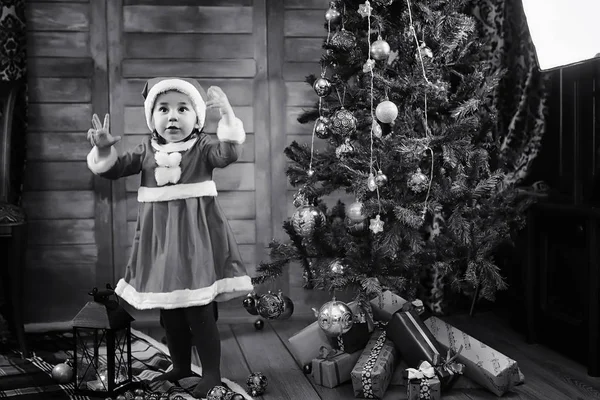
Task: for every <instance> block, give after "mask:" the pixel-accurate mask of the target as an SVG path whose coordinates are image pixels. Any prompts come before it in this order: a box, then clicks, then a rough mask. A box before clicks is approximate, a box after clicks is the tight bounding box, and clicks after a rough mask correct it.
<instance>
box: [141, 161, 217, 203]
mask: <svg viewBox="0 0 600 400" xmlns="http://www.w3.org/2000/svg"><path fill="white" fill-rule="evenodd" d="M157 169H158V168H157ZM165 169H173V168H165ZM216 195H217V185H216V184H215V181H204V182H197V183H179V184H177V185H169V186H161V187H147V186H140V188H139V189H138V201H139V202H140V203H153V202H157V201H170V200H180V199H189V198H192V197H203V196H216Z"/></svg>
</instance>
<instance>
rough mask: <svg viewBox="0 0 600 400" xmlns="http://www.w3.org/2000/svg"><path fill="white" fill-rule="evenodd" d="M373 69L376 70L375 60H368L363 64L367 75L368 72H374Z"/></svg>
mask: <svg viewBox="0 0 600 400" xmlns="http://www.w3.org/2000/svg"><path fill="white" fill-rule="evenodd" d="M373 68H375V60H373V59H368V60H367V61H365V63H364V64H363V68H362V70H363V72H364V73H365V74H366V73H368V72H371V71H373Z"/></svg>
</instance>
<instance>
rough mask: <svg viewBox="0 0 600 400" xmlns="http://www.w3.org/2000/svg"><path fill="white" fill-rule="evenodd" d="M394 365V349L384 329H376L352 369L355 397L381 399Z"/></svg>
mask: <svg viewBox="0 0 600 400" xmlns="http://www.w3.org/2000/svg"><path fill="white" fill-rule="evenodd" d="M395 366H396V349H395V348H394V344H393V343H392V342H391V341H390V340H389V339H388V338H387V335H386V333H385V331H382V330H376V331H375V332H373V334H372V335H371V339H369V342H368V343H367V346H366V347H365V349H364V350H363V352H362V353H361V355H360V357H359V359H358V361H357V363H356V365H355V366H354V368H353V369H352V372H351V377H352V387H353V389H354V396H355V397H363V398H366V399H381V398H383V395H384V394H385V391H386V390H387V388H388V385H389V384H390V380H391V379H392V374H393V373H394V367H395Z"/></svg>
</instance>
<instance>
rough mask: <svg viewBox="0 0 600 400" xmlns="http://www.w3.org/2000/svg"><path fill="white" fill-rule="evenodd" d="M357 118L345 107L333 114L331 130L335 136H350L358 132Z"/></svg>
mask: <svg viewBox="0 0 600 400" xmlns="http://www.w3.org/2000/svg"><path fill="white" fill-rule="evenodd" d="M356 123H357V121H356V117H355V116H354V114H352V112H351V111H348V110H346V109H345V108H344V107H342V108H340V109H339V110H337V111H336V112H335V113H333V116H332V117H331V123H330V124H329V129H330V130H331V132H332V133H333V134H334V135H340V136H348V135H352V134H353V133H354V132H356Z"/></svg>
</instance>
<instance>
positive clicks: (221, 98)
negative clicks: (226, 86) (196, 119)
mask: <svg viewBox="0 0 600 400" xmlns="http://www.w3.org/2000/svg"><path fill="white" fill-rule="evenodd" d="M206 96H207V100H206V108H207V109H208V110H210V109H214V108H217V109H219V112H220V113H221V117H223V118H227V119H229V120H233V118H235V114H234V113H233V108H232V107H231V104H229V99H228V98H227V95H226V94H225V92H223V90H222V89H221V88H220V87H218V86H211V87H209V88H208V90H207V91H206Z"/></svg>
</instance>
